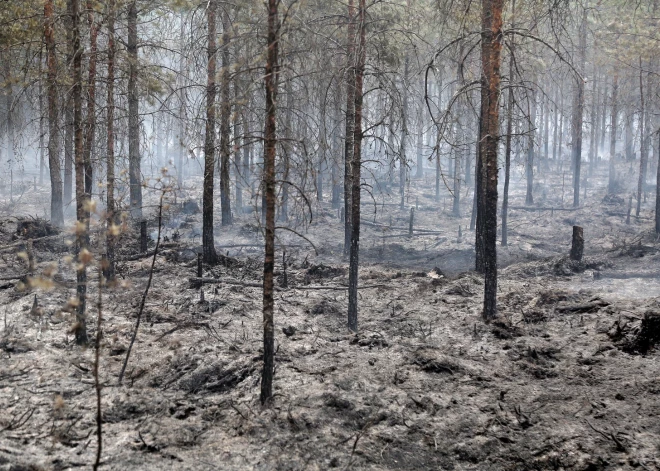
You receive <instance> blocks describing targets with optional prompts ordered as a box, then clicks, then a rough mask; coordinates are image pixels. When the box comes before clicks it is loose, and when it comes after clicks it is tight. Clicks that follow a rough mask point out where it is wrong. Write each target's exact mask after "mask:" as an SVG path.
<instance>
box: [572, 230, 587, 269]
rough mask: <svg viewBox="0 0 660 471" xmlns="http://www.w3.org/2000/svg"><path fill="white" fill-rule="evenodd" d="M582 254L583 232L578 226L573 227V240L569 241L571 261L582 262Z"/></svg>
mask: <svg viewBox="0 0 660 471" xmlns="http://www.w3.org/2000/svg"><path fill="white" fill-rule="evenodd" d="M583 254H584V230H583V229H582V228H581V227H580V226H573V239H572V240H571V260H575V261H576V262H581V261H582V255H583Z"/></svg>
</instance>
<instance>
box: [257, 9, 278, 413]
mask: <svg viewBox="0 0 660 471" xmlns="http://www.w3.org/2000/svg"><path fill="white" fill-rule="evenodd" d="M278 4H279V0H268V52H267V60H266V71H265V72H266V73H265V78H264V81H265V87H266V123H265V126H264V172H263V180H264V182H263V187H264V196H265V199H266V201H265V203H266V224H265V254H264V289H263V326H264V368H263V373H262V376H261V403H262V404H264V403H266V402H268V401H270V400H271V399H272V397H273V372H274V371H273V370H274V363H275V326H274V321H273V311H274V310H275V300H274V297H273V270H274V268H275V155H276V147H277V136H276V134H275V133H276V106H277V76H276V73H277V67H278V64H277V61H278V58H277V55H278V31H279V19H278V11H277V10H278Z"/></svg>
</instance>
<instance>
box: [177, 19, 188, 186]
mask: <svg viewBox="0 0 660 471" xmlns="http://www.w3.org/2000/svg"><path fill="white" fill-rule="evenodd" d="M185 24H186V22H185V20H184V18H181V32H180V39H179V44H180V47H181V50H182V51H183V50H184V46H185ZM184 57H185V56H184V55H183V54H181V58H180V59H179V77H180V80H181V84H180V85H181V90H180V91H179V137H178V139H177V142H176V144H177V149H178V151H179V152H178V157H179V159H178V163H177V169H176V170H177V172H176V179H177V185H178V186H179V188H181V187H182V186H183V178H184V173H183V163H184V161H185V152H186V151H185V145H184V143H185V135H186V121H185V117H186V89H185V85H186V83H185V75H184V74H185V70H186V61H185V58H184Z"/></svg>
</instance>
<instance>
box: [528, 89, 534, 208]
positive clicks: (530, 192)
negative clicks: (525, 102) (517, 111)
mask: <svg viewBox="0 0 660 471" xmlns="http://www.w3.org/2000/svg"><path fill="white" fill-rule="evenodd" d="M531 95H532V96H531V98H530V101H531V104H530V115H529V122H530V130H529V137H528V141H527V161H526V162H525V175H526V177H527V193H526V195H525V204H526V205H533V204H534V159H535V157H536V151H535V146H536V142H535V141H536V90H532V91H531Z"/></svg>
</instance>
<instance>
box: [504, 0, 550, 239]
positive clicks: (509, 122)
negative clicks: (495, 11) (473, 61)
mask: <svg viewBox="0 0 660 471" xmlns="http://www.w3.org/2000/svg"><path fill="white" fill-rule="evenodd" d="M515 18H516V0H513V1H512V4H511V28H515V25H516V23H515ZM515 47H516V45H515V42H514V41H513V40H512V41H511V44H510V46H509V49H510V50H509V53H510V55H509V90H508V92H507V95H508V97H507V108H506V137H505V142H506V143H505V147H504V191H503V195H502V245H503V246H505V247H506V246H507V245H508V243H509V241H508V236H509V229H508V221H509V183H510V179H511V139H512V137H513V136H512V133H513V107H514V106H515V96H514V94H513V78H514V77H515V56H514V53H515ZM549 111H550V110H548V112H549ZM556 123H557V119H556V114H555V125H556ZM555 131H556V129H555ZM555 135H556V134H555Z"/></svg>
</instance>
